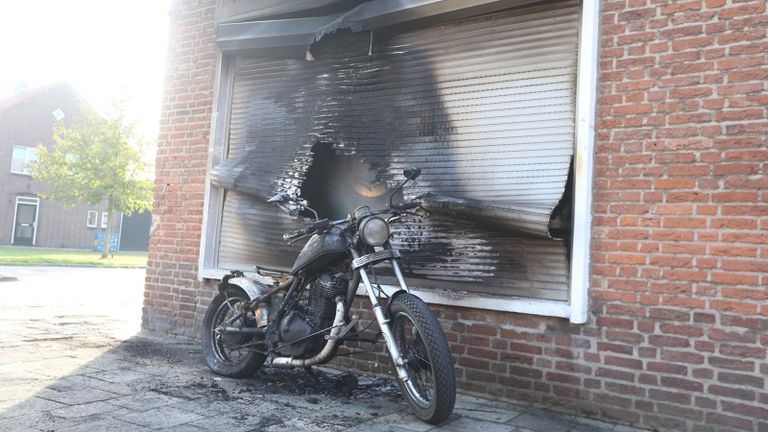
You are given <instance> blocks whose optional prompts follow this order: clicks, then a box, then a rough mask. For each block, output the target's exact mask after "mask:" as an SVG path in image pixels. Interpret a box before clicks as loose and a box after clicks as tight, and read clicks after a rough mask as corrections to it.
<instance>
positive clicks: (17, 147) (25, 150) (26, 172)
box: [11, 145, 37, 176]
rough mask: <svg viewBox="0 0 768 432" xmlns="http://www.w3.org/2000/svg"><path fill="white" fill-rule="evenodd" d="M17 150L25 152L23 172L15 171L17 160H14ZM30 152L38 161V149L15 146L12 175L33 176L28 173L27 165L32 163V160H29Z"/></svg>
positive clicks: (12, 155)
mask: <svg viewBox="0 0 768 432" xmlns="http://www.w3.org/2000/svg"><path fill="white" fill-rule="evenodd" d="M17 149H22V150H24V164H23V165H22V166H23V168H22V170H21V171H14V169H13V165H14V162H15V161H16V159H15V158H14V155H15V153H16V150H17ZM30 151H31V152H33V153H34V154H35V159H37V148H35V147H25V146H17V145H15V146H13V150H11V173H12V174H19V175H26V176H28V175H31V174H29V171H27V164H28V163H29V162H30V159H29V153H30Z"/></svg>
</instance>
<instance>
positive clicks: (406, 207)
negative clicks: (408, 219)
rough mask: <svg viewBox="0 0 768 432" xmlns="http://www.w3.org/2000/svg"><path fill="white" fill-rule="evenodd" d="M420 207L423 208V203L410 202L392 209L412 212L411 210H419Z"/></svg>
mask: <svg viewBox="0 0 768 432" xmlns="http://www.w3.org/2000/svg"><path fill="white" fill-rule="evenodd" d="M419 207H421V203H420V202H418V201H408V202H404V203H400V204H398V205H396V206H393V207H392V209H393V210H411V209H415V208H419Z"/></svg>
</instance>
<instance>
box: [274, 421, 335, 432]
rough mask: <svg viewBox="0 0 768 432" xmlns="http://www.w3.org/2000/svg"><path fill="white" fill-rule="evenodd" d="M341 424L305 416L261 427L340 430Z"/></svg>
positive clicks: (284, 430)
mask: <svg viewBox="0 0 768 432" xmlns="http://www.w3.org/2000/svg"><path fill="white" fill-rule="evenodd" d="M344 429H345V428H344V427H343V426H339V425H335V424H332V423H323V422H320V421H310V420H307V419H305V418H292V419H290V420H288V421H285V422H283V423H281V424H277V425H274V426H269V427H267V428H264V429H261V430H263V431H264V432H287V431H305V432H341V431H343V430H344Z"/></svg>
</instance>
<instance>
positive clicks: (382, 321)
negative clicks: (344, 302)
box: [352, 251, 409, 382]
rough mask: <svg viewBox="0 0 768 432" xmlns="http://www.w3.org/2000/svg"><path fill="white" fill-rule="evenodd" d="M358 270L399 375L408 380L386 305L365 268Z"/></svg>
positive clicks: (355, 254) (355, 253) (404, 380)
mask: <svg viewBox="0 0 768 432" xmlns="http://www.w3.org/2000/svg"><path fill="white" fill-rule="evenodd" d="M352 254H353V257H354V258H357V257H358V254H357V252H355V251H353V252H352ZM357 271H358V272H359V274H360V278H361V279H362V280H363V285H365V291H366V292H367V293H368V298H369V299H370V300H371V305H372V306H373V315H374V316H376V321H377V322H378V323H379V328H380V329H381V334H382V335H383V336H384V342H385V343H386V345H387V351H389V356H390V357H391V358H392V360H393V362H394V363H395V370H397V377H398V378H399V379H400V380H401V381H403V382H406V381H408V379H409V378H408V371H407V370H406V369H405V359H403V355H402V353H400V348H399V347H398V346H397V343H396V342H395V335H394V333H392V328H391V327H390V325H389V323H390V321H389V319H388V318H387V316H386V315H385V313H384V307H383V306H382V305H381V304H380V303H379V297H378V296H377V295H376V291H374V290H373V285H372V284H371V280H370V278H368V273H367V272H366V271H365V269H364V268H359V269H357Z"/></svg>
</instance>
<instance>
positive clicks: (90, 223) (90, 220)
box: [85, 210, 99, 228]
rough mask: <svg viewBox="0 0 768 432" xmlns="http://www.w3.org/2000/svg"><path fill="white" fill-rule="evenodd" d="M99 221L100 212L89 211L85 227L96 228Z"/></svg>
mask: <svg viewBox="0 0 768 432" xmlns="http://www.w3.org/2000/svg"><path fill="white" fill-rule="evenodd" d="M98 220H99V212H97V211H96V210H88V217H87V218H86V219H85V226H87V227H88V228H96V225H97V224H98Z"/></svg>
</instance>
